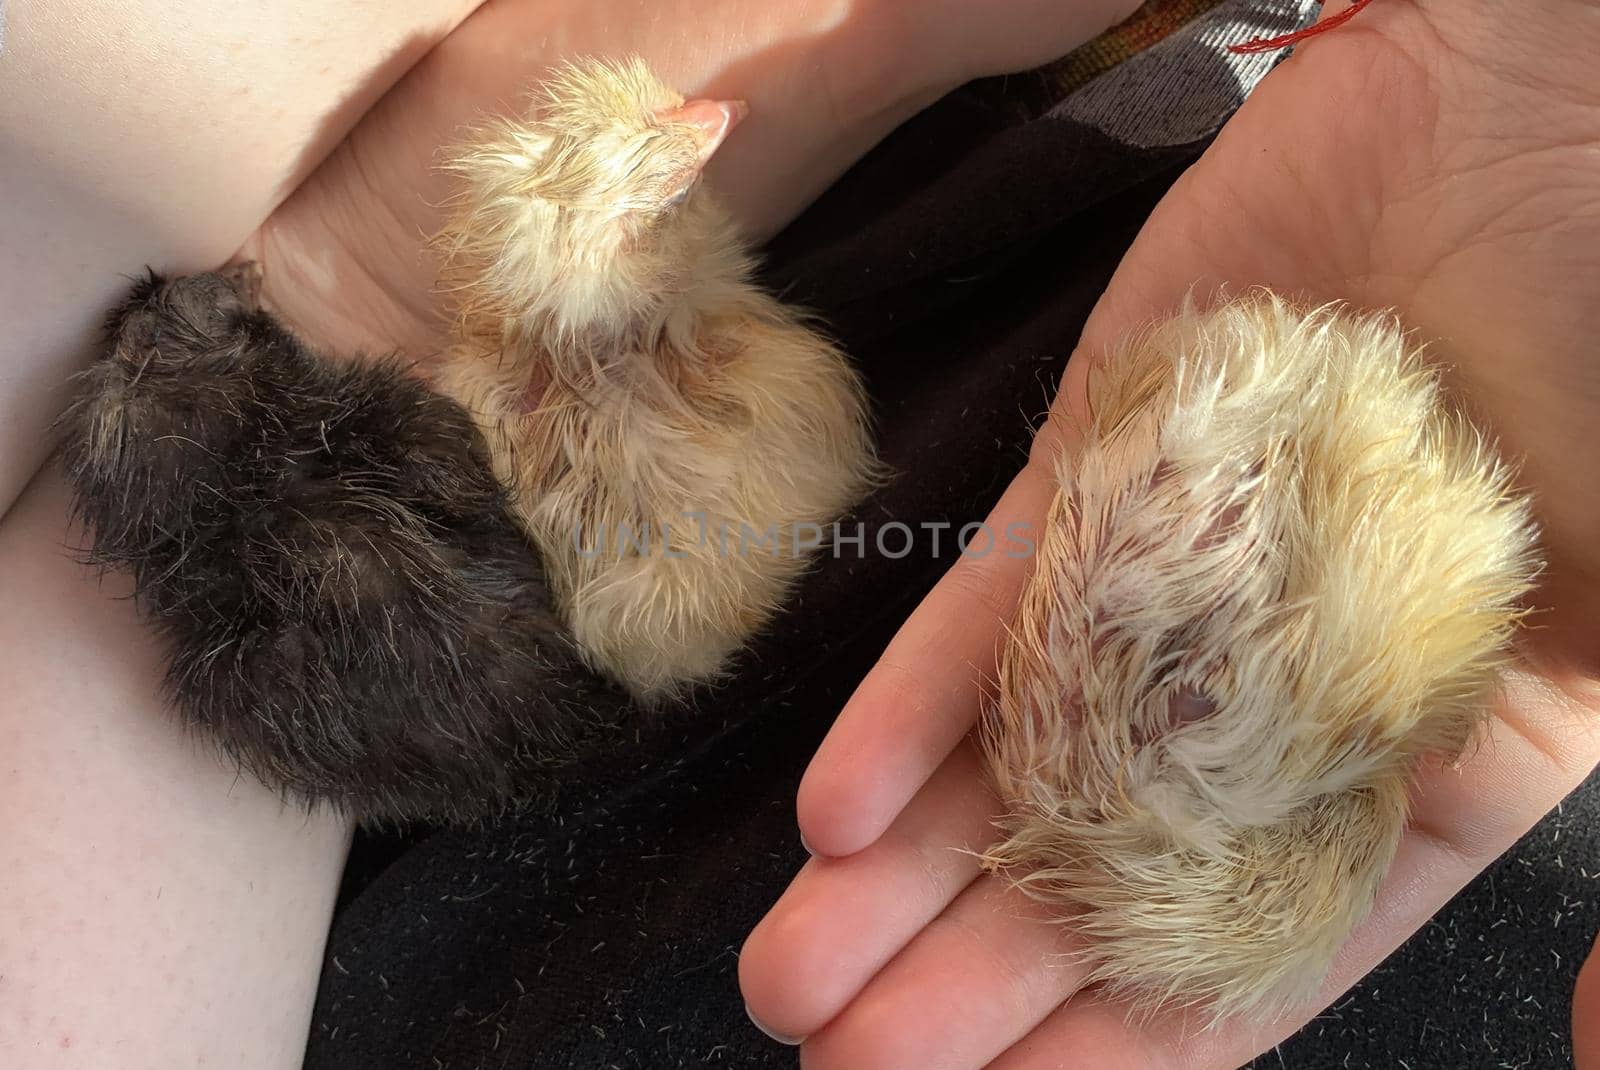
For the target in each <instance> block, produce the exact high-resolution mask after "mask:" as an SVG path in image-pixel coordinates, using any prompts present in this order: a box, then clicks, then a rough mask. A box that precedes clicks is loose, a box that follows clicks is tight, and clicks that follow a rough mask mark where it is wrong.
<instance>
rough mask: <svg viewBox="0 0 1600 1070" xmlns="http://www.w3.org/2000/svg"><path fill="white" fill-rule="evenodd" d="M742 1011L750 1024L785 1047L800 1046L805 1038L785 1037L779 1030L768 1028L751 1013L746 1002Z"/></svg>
mask: <svg viewBox="0 0 1600 1070" xmlns="http://www.w3.org/2000/svg"><path fill="white" fill-rule="evenodd" d="M744 1013H745V1017H747V1018H749V1019H750V1024H751V1025H753V1026H755V1027H756V1028H757V1029H759V1030H761V1031H762V1032H763V1033H765V1034H766V1035H767V1036H769V1037H771V1038H772V1039H773V1040H776V1041H777V1042H778V1043H779V1044H783V1045H786V1046H787V1047H791V1048H796V1047H799V1046H800V1042H801V1041H802V1040H804V1039H805V1038H804V1037H786V1036H784V1035H783V1034H782V1033H779V1032H776V1031H774V1030H771V1029H768V1028H767V1027H766V1026H764V1025H762V1024H761V1019H760V1018H757V1017H756V1016H755V1015H754V1014H753V1013H751V1011H750V1004H748V1003H746V1004H745V1005H744Z"/></svg>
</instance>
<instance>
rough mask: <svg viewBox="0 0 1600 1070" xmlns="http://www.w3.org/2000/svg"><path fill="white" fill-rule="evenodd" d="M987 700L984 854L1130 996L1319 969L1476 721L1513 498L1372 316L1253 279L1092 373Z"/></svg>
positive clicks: (1509, 611)
mask: <svg viewBox="0 0 1600 1070" xmlns="http://www.w3.org/2000/svg"><path fill="white" fill-rule="evenodd" d="M1089 411H1090V413H1091V414H1092V415H1091V419H1090V423H1089V426H1088V428H1087V434H1086V436H1085V438H1084V440H1083V444H1082V445H1081V446H1080V447H1079V448H1078V449H1077V450H1076V451H1075V452H1074V453H1072V454H1071V455H1068V456H1064V457H1063V458H1062V459H1061V460H1060V463H1059V478H1060V490H1059V492H1058V494H1057V496H1056V499H1055V502H1054V504H1053V505H1052V507H1051V510H1050V514H1049V526H1048V528H1047V530H1046V532H1045V534H1044V536H1043V538H1042V545H1041V547H1040V554H1039V558H1038V561H1037V563H1036V568H1035V571H1034V574H1033V576H1032V579H1031V580H1030V583H1029V585H1028V587H1027V589H1026V593H1025V595H1024V598H1023V601H1022V603H1021V606H1020V608H1019V611H1018V616H1017V619H1016V622H1015V626H1014V629H1013V631H1012V634H1011V636H1010V638H1009V641H1008V643H1007V645H1006V647H1005V650H1004V653H1003V658H1002V669H1001V679H1000V688H999V696H998V700H997V702H996V703H995V705H994V706H993V708H992V709H991V710H990V711H989V715H988V717H987V720H986V724H985V741H986V748H985V749H986V754H987V762H988V766H989V769H990V772H991V774H992V776H993V779H994V783H995V784H996V785H997V788H998V791H999V794H1000V797H1001V799H1002V800H1003V802H1004V803H1005V805H1006V807H1007V809H1008V814H1007V816H1006V817H1005V818H1004V820H1003V823H1002V828H1003V833H1004V837H1005V838H1004V840H1003V842H1001V843H1000V844H999V845H998V846H996V847H994V848H993V849H992V850H991V851H990V852H989V861H990V863H991V864H992V865H994V866H997V867H1001V868H1002V869H1003V870H1005V871H1006V872H1009V873H1010V874H1012V875H1013V876H1015V878H1016V879H1017V880H1018V882H1019V883H1020V885H1021V887H1022V888H1023V889H1024V890H1026V891H1028V892H1029V893H1031V894H1033V895H1036V896H1038V897H1040V898H1042V899H1044V900H1047V901H1050V902H1053V903H1055V904H1058V905H1059V906H1060V907H1061V908H1062V909H1063V913H1064V915H1066V916H1067V918H1068V920H1069V923H1070V924H1072V925H1073V926H1074V928H1075V929H1077V930H1078V931H1080V932H1081V933H1082V934H1083V936H1084V937H1085V938H1086V941H1087V943H1088V946H1089V948H1090V949H1091V950H1090V951H1089V952H1087V954H1088V955H1089V956H1091V957H1092V960H1093V972H1092V974H1091V980H1092V981H1093V982H1103V983H1105V984H1106V986H1107V987H1108V988H1110V989H1111V990H1112V992H1113V993H1114V994H1118V995H1125V996H1131V997H1132V998H1133V999H1134V1000H1135V1002H1136V1003H1142V1004H1143V1005H1145V1006H1149V1005H1152V1004H1154V1003H1160V1002H1165V1001H1169V1000H1170V1001H1174V1002H1177V1003H1183V1004H1196V1003H1198V1004H1205V1005H1207V1007H1208V1013H1209V1014H1210V1015H1212V1016H1213V1018H1214V1019H1220V1018H1222V1017H1225V1016H1228V1015H1233V1014H1238V1013H1246V1014H1270V1013H1273V1012H1276V1011H1278V1010H1281V1009H1283V1008H1284V1007H1285V1006H1287V1005H1289V1004H1292V1003H1296V1002H1299V1001H1301V1000H1303V999H1307V998H1309V997H1310V996H1312V995H1313V994H1314V993H1315V990H1316V989H1317V987H1318V985H1319V983H1320V982H1321V980H1322V979H1323V977H1324V975H1325V973H1326V971H1327V969H1328V967H1329V965H1330V963H1331V961H1332V959H1333V956H1334V953H1335V952H1336V951H1337V949H1338V948H1339V947H1340V946H1341V945H1342V944H1343V943H1344V942H1345V940H1346V938H1347V937H1348V936H1349V935H1350V933H1351V930H1352V929H1353V928H1354V927H1355V925H1356V924H1357V923H1358V922H1360V921H1361V920H1362V918H1363V917H1365V915H1366V914H1367V912H1368V910H1369V909H1370V907H1371V905H1372V902H1373V898H1374V895H1375V893H1376V891H1377V889H1378V885H1379V883H1380V881H1381V879H1382V877H1383V875H1384V871H1385V870H1386V868H1387V867H1388V865H1389V863H1390V861H1391V859H1392V858H1393V857H1394V853H1395V848H1396V845H1397V844H1398V842H1399V839H1400V835H1401V832H1402V831H1403V829H1404V826H1405V823H1406V815H1407V802H1406V800H1407V788H1408V783H1409V780H1410V777H1411V774H1412V771H1413V768H1414V767H1415V766H1416V764H1417V762H1418V760H1419V759H1421V758H1423V757H1424V756H1428V757H1429V758H1430V759H1432V760H1441V761H1450V760H1453V759H1454V758H1455V757H1457V756H1458V755H1460V754H1461V753H1462V751H1463V749H1464V748H1465V747H1466V746H1467V745H1468V744H1469V742H1470V741H1471V740H1472V739H1473V737H1474V733H1475V732H1476V731H1477V729H1478V728H1479V726H1480V725H1481V724H1482V723H1483V722H1484V720H1485V718H1486V711H1487V706H1488V704H1489V702H1490V701H1491V700H1492V698H1493V695H1494V692H1495V689H1496V680H1497V672H1498V670H1499V669H1500V668H1501V667H1502V665H1503V664H1504V662H1505V659H1506V657H1507V652H1506V648H1507V644H1508V642H1509V641H1510V639H1511V636H1512V633H1513V630H1514V628H1515V627H1516V625H1517V622H1518V621H1519V619H1520V616H1521V612H1522V611H1521V610H1520V609H1519V603H1520V600H1521V599H1522V597H1523V596H1524V594H1525V593H1526V592H1527V591H1528V589H1529V587H1530V584H1531V582H1532V578H1533V576H1534V574H1535V571H1536V563H1535V555H1534V539H1535V535H1534V530H1533V526H1532V523H1531V521H1530V513H1529V508H1528V505H1527V503H1526V502H1525V501H1523V500H1522V499H1520V498H1518V497H1517V496H1516V495H1514V493H1513V491H1512V488H1511V481H1510V477H1509V475H1508V473H1507V471H1506V469H1505V468H1504V467H1503V466H1502V464H1501V463H1500V462H1499V461H1498V460H1496V458H1495V456H1494V453H1493V451H1492V448H1491V447H1490V446H1489V445H1487V444H1486V443H1485V441H1484V438H1483V437H1482V436H1481V435H1480V434H1479V433H1478V432H1477V431H1475V430H1474V429H1473V427H1472V426H1471V425H1470V424H1469V423H1468V422H1467V420H1466V419H1465V418H1464V417H1462V416H1461V415H1460V414H1458V413H1456V412H1455V411H1453V410H1452V409H1451V408H1450V407H1449V406H1448V405H1447V404H1446V401H1445V399H1444V397H1443V396H1442V393H1441V388H1440V386H1439V383H1438V381H1437V379H1436V377H1435V375H1434V373H1433V372H1431V371H1430V370H1428V368H1427V367H1426V366H1425V365H1424V364H1423V362H1422V360H1421V358H1420V356H1419V354H1418V353H1417V352H1416V351H1415V350H1414V349H1413V348H1411V347H1410V346H1409V345H1408V343H1407V341H1406V338H1405V336H1404V334H1403V333H1402V331H1401V330H1400V328H1399V327H1398V325H1397V324H1396V323H1395V322H1394V321H1393V320H1392V319H1388V318H1385V317H1380V316H1368V317H1358V316H1354V315H1352V314H1350V313H1347V312H1344V311H1340V310H1335V309H1321V310H1318V311H1315V312H1310V313H1303V312H1301V311H1297V310H1296V309H1294V308H1291V307H1290V306H1289V305H1287V304H1285V303H1284V302H1283V301H1281V300H1279V299H1277V298H1274V297H1271V296H1269V295H1264V294H1262V295H1256V296H1252V297H1249V298H1247V299H1243V300H1239V301H1237V302H1235V303H1232V304H1228V305H1225V306H1223V307H1221V308H1219V309H1217V310H1216V311H1214V312H1211V313H1209V314H1204V315H1202V314H1200V313H1198V312H1196V311H1194V310H1193V309H1189V310H1187V311H1185V312H1184V313H1183V314H1182V315H1181V316H1180V317H1179V318H1178V319H1177V320H1175V321H1173V322H1171V323H1168V324H1166V325H1164V326H1162V327H1160V328H1158V329H1156V330H1154V331H1153V332H1152V333H1150V334H1149V335H1147V336H1146V337H1143V338H1140V339H1138V340H1136V341H1134V342H1133V343H1131V344H1129V345H1128V346H1127V347H1126V348H1125V349H1124V350H1123V351H1122V352H1120V353H1117V354H1113V355H1112V356H1111V357H1110V358H1109V359H1107V360H1106V361H1105V362H1104V364H1103V365H1098V366H1097V367H1096V368H1095V369H1094V370H1093V371H1092V372H1091V378H1090V383H1089Z"/></svg>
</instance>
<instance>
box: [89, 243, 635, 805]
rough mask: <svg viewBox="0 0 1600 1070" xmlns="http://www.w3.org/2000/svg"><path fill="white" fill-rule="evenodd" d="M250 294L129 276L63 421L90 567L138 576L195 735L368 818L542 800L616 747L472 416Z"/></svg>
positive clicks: (617, 718)
mask: <svg viewBox="0 0 1600 1070" xmlns="http://www.w3.org/2000/svg"><path fill="white" fill-rule="evenodd" d="M241 280H242V281H244V282H249V281H250V276H249V275H247V274H246V275H235V276H232V277H230V276H224V275H220V274H205V275H194V276H190V277H187V278H179V279H172V280H168V279H164V278H162V277H160V276H158V275H155V274H152V275H151V276H150V277H149V278H148V279H146V280H144V281H142V282H140V283H138V285H136V286H135V287H134V289H133V292H132V293H131V294H130V295H129V297H128V298H127V300H126V301H125V302H124V303H123V304H122V306H121V307H120V308H118V309H117V310H116V311H115V312H114V313H113V314H112V316H111V318H110V321H109V325H108V340H107V352H106V354H105V356H104V357H103V358H102V359H101V360H100V361H99V362H98V363H96V364H95V365H94V366H93V367H92V368H90V369H89V370H88V371H87V372H86V373H85V374H84V381H83V390H82V392H81V396H80V397H79V399H78V401H77V402H76V404H75V405H74V406H73V407H72V408H71V410H70V411H69V412H68V413H67V415H66V417H65V418H64V419H65V422H66V428H67V432H68V434H67V443H66V469H67V474H68V477H69V480H70V483H71V487H72V490H73V494H74V498H75V506H76V510H77V512H78V514H79V515H80V517H81V519H82V520H83V521H84V522H85V525H86V527H87V528H88V529H89V530H90V532H91V533H92V536H93V551H92V559H93V560H94V561H96V562H98V563H99V564H101V565H102V566H104V567H106V568H110V569H116V570H120V571H125V572H129V573H131V574H132V576H133V580H134V586H135V591H136V594H137V599H138V604H139V607H140V609H141V610H142V612H143V613H144V614H145V615H146V616H147V617H148V618H150V619H151V620H152V621H154V622H155V623H156V624H158V625H159V627H160V629H161V631H162V632H163V633H164V635H165V638H166V640H167V641H168V643H169V644H170V660H169V666H168V671H167V675H166V685H167V687H168V689H169V690H170V692H171V694H172V697H173V699H174V700H175V703H176V705H177V708H178V709H179V711H180V712H181V714H182V716H183V717H184V719H185V720H186V721H187V722H188V723H190V724H192V725H195V726H197V727H200V728H202V729H204V730H206V731H207V732H208V733H209V734H210V735H211V736H213V737H214V738H215V739H216V740H217V741H218V742H219V743H220V745H221V747H222V749H223V750H224V751H225V752H226V753H227V754H228V755H229V756H230V757H232V758H233V759H234V760H236V761H237V762H238V763H239V765H241V766H242V767H244V768H245V769H247V770H249V771H251V772H252V773H254V774H256V775H257V776H258V777H259V778H260V779H261V780H262V781H263V782H265V783H267V784H268V785H271V786H274V787H276V788H279V789H281V790H284V791H285V792H287V793H289V794H292V795H294V796H298V797H300V798H302V799H304V800H307V801H310V802H323V803H327V804H331V805H332V806H334V807H336V808H338V809H340V810H343V811H347V812H350V813H352V814H353V815H355V816H357V817H359V818H362V819H364V820H367V821H370V822H393V821H403V820H407V819H412V818H426V819H433V820H452V821H466V820H471V819H475V818H479V817H483V816H488V815H493V814H496V813H499V812H501V811H502V810H504V809H507V808H508V807H511V806H514V805H519V804H523V803H527V802H536V801H539V800H542V799H545V798H547V797H548V796H549V795H550V793H551V791H552V789H553V788H554V787H555V785H556V783H557V779H558V777H559V775H560V773H561V770H562V769H563V767H565V766H568V765H570V764H571V763H572V762H575V761H577V760H579V759H580V758H583V757H586V756H588V755H590V754H592V753H593V752H595V751H596V750H597V749H598V748H600V747H602V746H604V745H605V744H606V743H607V742H609V741H611V740H612V739H614V738H616V737H619V736H620V735H621V733H622V730H621V727H620V726H621V725H622V724H623V723H624V721H625V715H626V710H627V699H626V696H624V695H623V694H621V692H618V691H614V690H611V689H609V688H608V687H607V686H606V685H605V684H604V683H603V682H601V681H600V680H598V679H597V678H596V677H594V676H593V674H592V673H591V672H590V671H589V670H588V669H587V668H586V667H585V666H584V665H583V664H582V661H581V659H580V658H579V655H578V651H577V649H576V647H575V646H574V645H573V643H572V641H571V638H570V637H569V636H568V634H567V633H566V630H565V629H564V628H563V627H562V625H561V623H560V621H559V619H558V618H557V616H556V613H555V610H554V607H553V604H552V601H551V598H550V594H549V591H548V588H547V586H546V584H545V579H544V575H543V571H542V569H541V566H540V563H539V561H538V559H537V557H536V555H535V554H534V552H533V550H532V549H531V547H529V545H528V543H527V540H526V539H525V538H524V536H523V535H522V533H521V530H520V529H519V528H518V526H517V525H516V523H515V521H514V520H513V519H512V517H511V516H510V514H509V512H508V511H507V509H506V502H505V494H504V490H503V488H502V487H501V485H500V483H499V482H498V481H497V480H496V479H495V477H494V474H493V473H492V471H491V470H490V467H489V460H488V454H487V451H486V449H485V448H484V445H483V441H482V439H481V437H480V436H479V435H478V433H477V429H476V428H475V427H474V426H473V424H472V421H471V419H470V418H469V417H468V416H467V414H466V413H465V412H464V411H462V409H461V407H460V406H459V405H457V404H456V403H455V402H453V401H450V400H449V399H447V398H444V397H441V396H439V395H437V394H434V393H433V392H431V391H430V390H428V389H427V387H426V386H424V385H423V384H422V383H421V382H419V381H418V380H416V379H415V378H413V377H411V376H409V375H408V374H406V369H405V368H403V367H402V366H401V365H400V364H398V363H397V362H395V361H389V360H385V361H363V362H337V363H336V362H332V361H326V360H323V359H322V358H319V357H318V356H316V355H314V354H312V353H311V352H310V351H308V350H307V349H306V348H305V347H304V346H303V345H301V344H300V343H299V342H298V341H297V340H296V339H295V338H294V337H293V336H292V335H290V334H289V332H288V331H286V330H285V329H284V328H283V327H282V326H280V325H279V324H278V323H277V322H275V321H274V320H273V319H271V318H270V317H269V316H268V315H266V314H265V313H263V312H260V311H256V310H253V308H252V305H253V292H252V290H251V288H248V287H243V286H240V285H238V283H240V282H241Z"/></svg>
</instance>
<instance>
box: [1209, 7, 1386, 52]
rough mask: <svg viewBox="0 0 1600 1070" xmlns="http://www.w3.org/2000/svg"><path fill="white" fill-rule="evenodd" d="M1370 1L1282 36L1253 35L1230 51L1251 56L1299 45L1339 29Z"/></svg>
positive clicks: (1232, 46) (1231, 47) (1231, 46)
mask: <svg viewBox="0 0 1600 1070" xmlns="http://www.w3.org/2000/svg"><path fill="white" fill-rule="evenodd" d="M1317 2H1318V3H1319V4H1320V3H1321V2H1322V0H1317ZM1370 3H1372V0H1355V2H1354V3H1352V4H1351V5H1350V6H1349V7H1347V8H1345V9H1344V10H1343V11H1341V12H1339V13H1338V14H1337V15H1330V16H1329V17H1328V18H1325V19H1323V20H1322V21H1321V22H1318V23H1316V24H1315V25H1312V26H1307V27H1306V28H1305V29H1303V30H1296V31H1294V32H1293V33H1286V34H1284V35H1282V36H1281V37H1253V38H1251V39H1250V40H1248V41H1246V42H1244V43H1243V44H1238V45H1229V46H1228V51H1229V52H1232V53H1233V54H1234V55H1236V56H1249V55H1254V54H1256V53H1258V52H1276V51H1278V50H1279V49H1280V48H1288V47H1290V46H1291V45H1297V44H1299V43H1300V42H1301V41H1308V40H1310V39H1311V38H1313V37H1316V36H1318V35H1319V34H1324V33H1327V32H1328V31H1329V30H1336V29H1338V28H1339V27H1340V26H1343V25H1344V24H1345V23H1347V22H1349V21H1350V20H1351V19H1353V18H1355V17H1356V16H1357V15H1359V14H1360V13H1361V9H1362V8H1364V7H1366V6H1367V5H1368V4H1370Z"/></svg>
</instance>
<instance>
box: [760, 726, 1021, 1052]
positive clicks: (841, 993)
mask: <svg viewBox="0 0 1600 1070" xmlns="http://www.w3.org/2000/svg"><path fill="white" fill-rule="evenodd" d="M994 811H995V803H994V798H993V796H992V795H991V794H990V793H989V790H988V788H987V787H986V785H985V780H984V777H983V775H982V771H981V770H980V768H979V763H978V756H977V753H976V751H975V750H974V749H973V748H971V747H960V748H957V750H956V751H955V752H954V753H953V754H951V756H950V757H949V759H948V760H947V761H946V762H945V763H944V765H942V766H941V767H940V768H939V770H938V772H936V773H935V774H934V775H933V777H932V778H931V779H930V780H929V781H928V784H927V786H926V787H925V788H924V789H923V790H922V792H921V793H919V794H918V796H917V798H916V799H914V800H913V801H912V802H911V804H910V805H909V806H907V807H906V809H905V812H904V813H902V814H901V815H900V816H899V817H898V818H897V819H896V820H895V822H894V824H893V825H892V826H891V827H890V829H889V831H888V832H886V833H885V834H884V835H883V836H882V837H881V838H880V839H879V840H878V841H877V842H875V843H873V844H872V845H871V846H870V847H868V848H867V849H866V850H864V851H861V852H859V853H857V854H853V855H850V856H849V857H848V858H839V859H822V858H819V859H813V860H812V861H810V862H808V863H807V864H806V866H805V868H804V869H802V870H801V871H800V874H799V875H798V876H797V877H795V879H794V883H793V884H791V885H790V886H789V889H788V891H787V892H785V893H784V895H783V898H782V899H780V900H778V902H777V904H776V905H775V906H774V907H773V908H772V910H771V912H770V913H768V914H767V916H766V917H765V918H764V919H762V921H761V923H760V924H759V925H757V926H756V928H755V929H754V930H753V931H752V932H751V934H750V937H749V939H747V940H746V941H745V945H744V949H743V950H742V951H741V952H740V955H739V984H740V988H741V989H742V991H743V993H744V998H745V1003H746V1006H747V1007H748V1009H749V1011H750V1016H751V1017H752V1018H753V1019H755V1020H756V1021H758V1022H760V1023H761V1026H762V1028H763V1029H765V1030H766V1031H767V1032H768V1033H774V1034H777V1035H780V1036H789V1037H797V1038H798V1037H805V1036H809V1035H810V1034H812V1033H814V1032H816V1031H817V1030H818V1029H820V1028H821V1027H822V1026H823V1025H825V1024H826V1023H827V1022H828V1021H829V1020H830V1019H832V1018H833V1017H834V1016H835V1015H837V1014H838V1013H839V1012H840V1011H841V1010H842V1009H844V1007H845V1005H846V1004H848V1003H849V1002H850V1001H851V1000H852V999H853V998H855V996H856V994H857V993H858V992H860V991H861V989H862V988H863V987H864V986H865V985H866V984H867V982H868V981H870V980H871V979H872V977H873V975H875V974H876V973H877V972H878V971H879V970H881V969H882V968H883V966H884V964H885V963H887V962H889V960H891V959H892V958H894V956H895V955H896V954H898V953H899V951H900V950H901V948H903V947H904V946H905V945H906V944H907V943H909V942H910V941H911V939H912V938H913V937H915V936H916V934H917V933H918V932H920V931H921V930H922V928H923V927H924V926H925V925H927V924H928V923H929V922H930V921H932V920H933V919H934V918H936V917H938V916H939V914H940V913H941V912H942V911H943V910H944V909H945V908H946V907H947V906H948V905H949V904H950V902H951V901H952V900H953V899H955V897H956V896H957V895H959V894H960V892H961V890H962V889H963V888H965V887H966V886H967V885H968V884H970V883H971V882H972V881H973V880H974V879H975V878H976V877H977V876H978V874H979V865H978V859H977V857H976V855H975V854H974V853H973V852H976V851H981V850H982V849H983V848H985V847H987V846H988V844H989V842H990V841H991V840H993V839H994V826H993V824H992V820H993V815H994Z"/></svg>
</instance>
